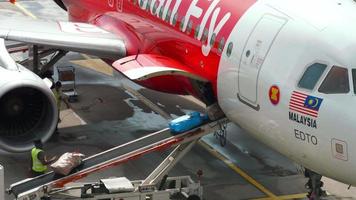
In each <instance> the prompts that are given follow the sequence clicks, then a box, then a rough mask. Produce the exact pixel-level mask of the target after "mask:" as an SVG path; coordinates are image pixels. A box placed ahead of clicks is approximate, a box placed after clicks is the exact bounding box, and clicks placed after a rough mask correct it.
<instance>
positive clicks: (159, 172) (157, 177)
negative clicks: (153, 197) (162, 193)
mask: <svg viewBox="0 0 356 200" xmlns="http://www.w3.org/2000/svg"><path fill="white" fill-rule="evenodd" d="M199 139H200V138H198V139H197V140H194V141H192V142H189V143H185V144H180V145H178V146H177V147H176V148H174V150H173V151H172V152H171V153H170V154H169V155H168V156H167V157H166V158H165V159H164V160H163V161H162V163H161V164H160V165H158V167H157V168H156V169H155V170H154V171H153V172H152V173H151V174H150V175H149V176H148V177H147V178H146V179H145V180H144V181H143V183H142V185H156V184H158V182H159V181H161V180H162V179H163V177H164V176H165V175H166V174H167V173H168V172H169V171H170V170H171V169H172V168H173V167H174V166H175V165H176V164H177V163H178V162H179V161H180V159H182V158H183V157H184V156H185V155H186V154H187V153H188V152H189V151H190V150H191V149H192V148H193V146H194V145H195V144H196V143H197V141H198V140H199Z"/></svg>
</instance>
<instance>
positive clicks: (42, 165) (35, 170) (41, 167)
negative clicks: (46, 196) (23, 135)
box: [31, 140, 56, 177]
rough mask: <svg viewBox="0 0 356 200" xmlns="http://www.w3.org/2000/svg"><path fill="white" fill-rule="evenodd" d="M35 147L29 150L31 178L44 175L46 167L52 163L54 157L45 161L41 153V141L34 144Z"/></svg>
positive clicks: (44, 155) (45, 157)
mask: <svg viewBox="0 0 356 200" xmlns="http://www.w3.org/2000/svg"><path fill="white" fill-rule="evenodd" d="M34 145H35V147H33V148H32V150H31V176H32V177H36V176H39V175H42V174H44V173H45V172H46V171H47V165H48V164H50V163H52V162H53V161H54V160H55V159H56V157H52V158H51V159H49V160H48V159H47V156H46V154H45V152H44V151H43V144H42V142H41V140H36V141H35V142H34Z"/></svg>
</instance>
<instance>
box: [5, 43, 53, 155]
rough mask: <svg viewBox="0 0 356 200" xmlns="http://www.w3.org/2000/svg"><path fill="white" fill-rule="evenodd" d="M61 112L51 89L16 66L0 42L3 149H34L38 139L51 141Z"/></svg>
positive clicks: (23, 68) (34, 75) (34, 76)
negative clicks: (34, 143) (35, 141)
mask: <svg viewBox="0 0 356 200" xmlns="http://www.w3.org/2000/svg"><path fill="white" fill-rule="evenodd" d="M57 122H58V109H57V105H56V100H55V97H54V95H53V93H52V91H51V90H50V88H49V86H48V85H47V84H46V83H45V81H44V80H42V79H41V78H40V77H38V76H37V75H36V74H34V73H33V72H31V71H29V70H28V69H26V68H25V67H23V66H21V65H19V64H17V63H15V61H14V60H12V58H11V57H10V55H9V54H8V52H7V50H6V48H5V44H4V41H3V40H0V149H4V150H6V151H11V152H21V151H27V150H30V149H31V148H32V147H33V141H34V140H42V142H45V141H47V140H48V139H49V138H50V137H51V135H52V133H53V132H54V131H55V129H56V126H57Z"/></svg>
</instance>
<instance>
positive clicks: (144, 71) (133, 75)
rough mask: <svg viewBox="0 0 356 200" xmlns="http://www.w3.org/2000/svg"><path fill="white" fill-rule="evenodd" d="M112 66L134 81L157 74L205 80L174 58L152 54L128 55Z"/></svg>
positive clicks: (156, 75)
mask: <svg viewBox="0 0 356 200" xmlns="http://www.w3.org/2000/svg"><path fill="white" fill-rule="evenodd" d="M113 67H114V68H115V69H116V70H118V71H120V72H121V73H123V74H124V75H125V76H126V77H128V78H129V79H131V80H134V81H143V80H147V79H150V78H153V77H158V76H167V75H172V76H177V75H178V76H185V77H189V78H192V79H195V80H200V81H203V82H207V80H206V79H204V78H203V77H201V76H199V75H197V74H195V72H194V71H193V70H191V69H190V68H189V67H187V66H185V65H182V64H181V63H179V62H177V61H175V60H174V59H171V58H168V57H165V56H161V55H152V54H139V55H137V56H129V57H126V58H123V59H121V60H118V61H116V62H114V63H113Z"/></svg>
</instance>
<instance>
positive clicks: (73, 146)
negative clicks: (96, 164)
mask: <svg viewBox="0 0 356 200" xmlns="http://www.w3.org/2000/svg"><path fill="white" fill-rule="evenodd" d="M0 2H1V1H0ZM28 15H30V17H32V18H44V19H48V18H51V19H61V20H65V19H66V16H65V13H64V12H63V11H61V10H60V9H58V8H57V7H56V5H55V4H54V3H53V2H52V1H50V0H41V1H33V0H27V1H20V3H19V4H18V6H17V7H15V6H13V5H10V4H8V3H0V16H1V17H9V16H28ZM59 65H60V66H68V65H72V66H74V67H75V68H76V72H77V90H78V93H79V102H78V103H73V104H71V107H72V108H73V110H65V109H64V110H63V111H62V113H61V118H62V123H61V124H60V127H61V128H60V135H59V136H55V137H53V138H52V139H51V140H50V141H49V142H48V143H47V144H46V149H47V151H48V153H49V154H51V155H59V154H62V153H64V152H68V151H80V152H82V153H84V154H86V155H87V156H90V155H93V154H95V153H99V152H101V151H103V150H106V149H109V148H111V147H114V146H116V145H119V144H123V143H125V142H128V141H131V140H133V139H135V138H139V137H141V136H144V135H145V134H147V133H151V132H153V131H156V130H160V129H162V128H164V127H166V126H167V122H168V120H167V119H166V118H167V117H172V118H174V117H176V116H180V115H183V114H184V113H186V112H188V111H190V110H202V107H201V105H200V104H199V103H194V102H195V101H191V100H190V99H189V98H185V97H179V96H178V97H177V96H175V95H167V94H162V93H158V92H154V91H151V90H148V89H145V88H142V87H140V86H138V85H136V84H134V83H132V82H130V81H129V80H127V79H125V78H123V77H122V76H121V75H120V74H118V73H115V72H113V71H112V70H111V68H110V67H108V66H106V64H105V63H103V62H101V61H100V60H98V59H96V58H91V57H88V56H85V55H84V56H83V55H81V54H74V53H73V54H70V55H69V56H67V57H66V59H63V60H62V61H61V62H60V64H59ZM167 154H168V152H157V153H152V154H150V155H147V156H144V157H142V158H140V159H138V160H134V161H130V162H128V163H126V164H124V165H120V166H117V167H114V168H111V169H108V170H105V171H103V172H100V173H96V174H93V175H91V176H89V177H86V178H85V179H84V180H83V181H97V180H98V179H99V178H106V177H112V176H126V177H128V178H130V179H143V178H145V176H147V175H148V174H149V173H150V171H151V170H152V169H154V168H155V166H157V165H158V163H159V162H160V161H161V160H162V159H163V158H164V156H165V155H167ZM0 163H1V164H2V165H4V166H5V183H6V187H8V186H9V185H10V184H11V183H14V182H16V181H19V180H22V179H24V178H26V177H27V169H28V167H29V153H21V154H9V153H6V152H3V153H1V154H0ZM199 169H202V170H203V172H204V175H203V177H202V178H201V183H202V184H203V185H204V191H205V192H204V197H205V199H207V200H218V199H219V200H230V199H231V200H236V199H256V198H264V199H297V198H301V197H302V196H303V193H305V189H304V183H305V181H306V180H305V179H304V178H303V177H302V176H301V175H299V174H298V172H297V166H296V165H295V164H294V163H293V162H291V161H289V160H288V159H287V158H285V157H283V156H282V155H280V154H278V153H277V152H275V151H273V150H271V149H270V148H268V147H266V146H265V145H263V144H261V143H260V142H258V141H256V140H254V139H253V138H251V137H250V136H249V135H248V134H247V133H245V132H244V131H243V130H241V129H240V128H239V127H237V126H236V125H233V124H229V125H228V143H227V145H226V146H225V147H224V148H222V147H221V146H220V144H219V141H218V140H217V139H216V138H215V137H214V135H209V136H207V137H205V138H204V139H203V140H202V142H200V143H199V144H198V145H196V146H195V147H194V148H193V150H192V151H191V152H190V153H189V154H188V155H187V156H186V157H185V158H184V159H183V160H182V161H181V162H180V163H179V164H178V165H177V166H176V167H175V168H174V169H173V170H172V172H171V173H170V175H171V176H175V175H190V176H192V177H193V178H194V179H195V180H197V177H196V172H197V171H198V170H199ZM328 182H329V181H328ZM344 187H346V186H343V187H342V188H343V189H344ZM333 188H334V187H333ZM338 191H339V190H338ZM333 193H334V192H333ZM335 194H336V193H335ZM348 195H349V194H347V195H345V193H344V194H341V196H348ZM349 196H352V195H351V194H350V195H349ZM6 199H7V200H8V199H11V197H10V196H7V197H6ZM330 199H331V198H330Z"/></svg>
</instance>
